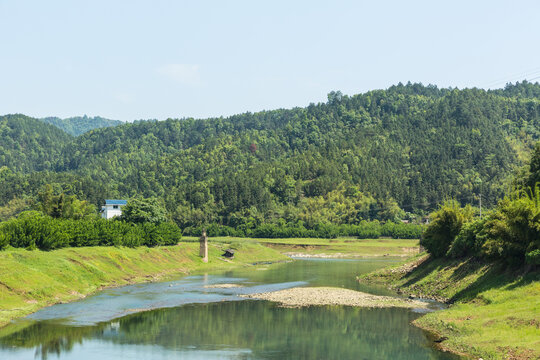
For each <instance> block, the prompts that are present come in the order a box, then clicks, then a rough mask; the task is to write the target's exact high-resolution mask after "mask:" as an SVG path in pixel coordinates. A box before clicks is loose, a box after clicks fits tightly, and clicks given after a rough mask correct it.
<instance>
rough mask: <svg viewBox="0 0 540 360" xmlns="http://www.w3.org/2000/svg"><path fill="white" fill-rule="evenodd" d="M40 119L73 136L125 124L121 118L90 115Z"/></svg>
mask: <svg viewBox="0 0 540 360" xmlns="http://www.w3.org/2000/svg"><path fill="white" fill-rule="evenodd" d="M39 120H41V121H43V122H45V123H47V124H51V125H54V126H56V127H57V128H60V129H62V130H64V131H65V132H67V133H68V134H70V135H73V136H79V135H81V134H84V133H85V132H87V131H90V130H93V129H99V128H104V127H111V126H118V125H122V124H124V122H122V121H120V120H110V119H105V118H102V117H100V116H94V117H88V116H86V115H84V116H74V117H70V118H67V119H60V118H58V117H46V118H41V119H39Z"/></svg>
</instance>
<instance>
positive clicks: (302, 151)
mask: <svg viewBox="0 0 540 360" xmlns="http://www.w3.org/2000/svg"><path fill="white" fill-rule="evenodd" d="M539 93H540V85H539V84H530V83H527V82H523V83H518V84H515V85H509V86H507V87H506V88H505V89H500V90H493V91H485V90H480V89H464V90H458V89H438V88H437V87H435V86H423V85H421V84H407V85H402V84H399V85H397V86H393V87H391V88H389V89H387V90H376V91H370V92H367V93H364V94H359V95H354V96H345V95H342V94H341V93H340V92H332V93H330V94H329V96H328V101H327V102H326V103H319V104H310V105H309V106H307V107H305V108H294V109H289V110H284V109H280V110H273V111H263V112H258V113H245V114H240V115H235V116H231V117H228V118H214V119H205V120H195V119H181V120H171V119H169V120H166V121H142V122H136V123H132V124H124V125H120V126H116V127H109V128H103V129H96V130H94V131H91V132H88V133H85V134H83V135H81V136H79V137H77V138H75V139H73V140H72V141H69V142H66V143H65V145H64V146H63V148H62V151H61V154H60V155H59V156H58V157H57V161H55V162H54V163H53V164H52V169H53V170H54V171H51V172H46V173H39V174H38V173H29V174H21V173H20V171H24V170H28V169H27V168H23V169H20V168H17V167H16V166H10V165H8V167H9V168H10V169H11V170H12V171H11V172H9V173H7V172H6V173H5V174H4V176H3V177H4V178H5V179H7V180H2V179H0V181H3V182H2V185H5V186H10V188H9V189H10V190H0V191H3V193H0V204H5V203H6V202H7V201H9V200H11V199H12V198H13V197H25V196H26V197H28V196H30V197H32V196H35V194H36V193H37V191H38V190H39V188H40V187H41V186H43V185H44V184H46V183H51V184H52V185H53V186H54V187H55V188H56V189H57V191H64V192H66V193H74V194H76V195H77V196H79V197H81V198H83V199H88V200H90V201H92V202H94V203H96V204H98V203H99V202H100V201H101V200H102V199H103V198H105V197H134V196H144V197H153V196H155V197H158V198H161V199H163V200H165V204H166V206H167V208H168V211H169V213H170V214H171V215H172V217H173V218H174V219H175V220H176V221H177V222H178V223H179V224H181V225H182V226H196V225H198V224H202V223H208V222H215V223H221V224H226V225H230V226H233V227H238V226H250V225H249V223H250V222H257V223H261V222H275V221H278V219H283V220H281V221H286V222H296V221H298V220H302V221H303V222H304V223H307V224H309V225H312V226H314V225H315V224H317V223H320V222H329V221H331V222H333V223H344V224H351V223H352V224H355V223H358V222H359V221H361V220H362V219H380V220H386V219H388V220H396V219H399V218H403V217H404V216H406V215H405V214H404V212H403V210H405V211H408V212H413V213H417V214H422V213H426V212H428V211H430V210H432V209H433V208H434V207H435V206H436V204H438V203H440V202H441V201H442V200H444V199H445V198H447V197H453V198H457V199H458V200H459V201H460V202H462V203H463V204H465V203H477V201H478V195H479V194H480V193H482V198H483V202H484V204H485V205H486V206H491V205H494V204H495V203H496V201H497V199H499V198H500V197H501V196H502V195H503V193H504V192H505V190H506V189H507V188H508V184H509V183H510V181H511V178H512V175H513V174H514V172H515V171H516V170H517V169H518V168H519V167H521V166H523V165H524V161H525V160H524V159H526V158H527V157H528V154H529V153H530V150H531V149H532V147H533V145H534V143H535V142H536V141H537V140H538V139H540V97H539V96H538V94H539ZM23 152H24V151H23ZM5 186H1V187H0V188H5ZM11 189H15V190H11ZM336 204H339V206H336Z"/></svg>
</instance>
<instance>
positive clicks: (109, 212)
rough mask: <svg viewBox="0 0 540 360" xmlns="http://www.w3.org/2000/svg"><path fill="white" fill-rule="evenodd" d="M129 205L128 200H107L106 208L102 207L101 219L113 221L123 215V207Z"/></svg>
mask: <svg viewBox="0 0 540 360" xmlns="http://www.w3.org/2000/svg"><path fill="white" fill-rule="evenodd" d="M126 204H127V200H105V206H102V207H101V217H102V218H104V219H111V218H113V217H115V216H120V215H122V207H123V206H125V205H126Z"/></svg>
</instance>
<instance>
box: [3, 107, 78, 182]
mask: <svg viewBox="0 0 540 360" xmlns="http://www.w3.org/2000/svg"><path fill="white" fill-rule="evenodd" d="M71 140H72V137H71V136H70V135H68V134H66V133H65V132H64V131H62V130H60V129H58V128H56V127H54V126H52V125H49V124H44V123H42V122H40V121H39V120H36V119H33V118H30V117H28V116H25V115H21V114H14V115H5V116H0V168H2V167H4V166H6V167H8V168H9V169H11V170H13V171H20V172H29V171H40V170H47V169H50V168H51V167H52V164H53V163H55V161H56V160H57V159H58V157H59V156H60V153H61V150H62V148H63V146H64V145H66V144H67V143H69V142H71ZM6 186H9V185H6Z"/></svg>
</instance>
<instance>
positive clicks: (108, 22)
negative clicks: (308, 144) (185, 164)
mask: <svg viewBox="0 0 540 360" xmlns="http://www.w3.org/2000/svg"><path fill="white" fill-rule="evenodd" d="M539 19H540V1H537V0H531V1H522V0H513V1H497V0H491V1H482V0H477V1H471V0H468V1H461V0H457V1H444V2H443V1H432V0H431V1H414V0H409V1H402V0H400V1H384V0H383V1H373V0H372V1H362V0H357V1H342V0H333V1H317V0H310V1H294V0H289V1H281V0H272V1H262V0H261V1H253V0H252V1H234V0H230V1H227V0H221V1H205V0H199V1H183V0H177V1H165V0H152V1H135V0H129V1H127V0H126V1H122V0H107V1H101V0H92V1H82V0H79V1H74V0H69V1H55V0H48V1H29V0H9V1H8V0H0V114H8V113H23V114H26V115H29V116H34V117H45V116H58V117H62V118H65V117H70V116H80V115H83V114H86V115H88V116H103V117H106V118H110V119H118V120H123V121H133V120H137V119H159V120H162V119H167V118H184V117H195V118H206V117H214V116H228V115H232V114H237V113H243V112H246V111H250V112H255V111H260V110H272V109H277V108H291V107H295V106H307V105H308V104H309V103H312V102H313V103H317V102H323V101H326V95H327V94H328V93H329V92H330V91H332V90H340V91H342V92H343V93H344V94H348V95H353V94H357V93H363V92H366V91H369V90H373V89H384V88H387V87H389V86H391V85H393V84H397V83H398V82H403V83H406V82H407V81H411V82H422V83H423V84H426V85H427V84H435V85H438V86H441V87H459V88H463V87H481V88H499V87H503V86H504V85H505V84H506V83H507V82H510V81H517V80H523V79H529V80H533V81H534V80H536V81H540V46H539V44H540V21H539Z"/></svg>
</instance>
